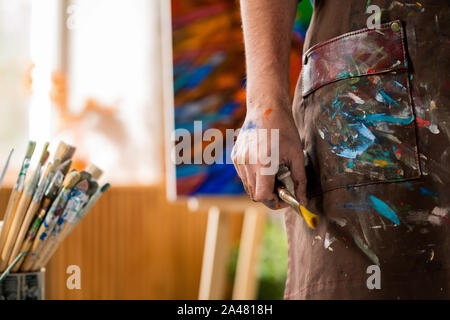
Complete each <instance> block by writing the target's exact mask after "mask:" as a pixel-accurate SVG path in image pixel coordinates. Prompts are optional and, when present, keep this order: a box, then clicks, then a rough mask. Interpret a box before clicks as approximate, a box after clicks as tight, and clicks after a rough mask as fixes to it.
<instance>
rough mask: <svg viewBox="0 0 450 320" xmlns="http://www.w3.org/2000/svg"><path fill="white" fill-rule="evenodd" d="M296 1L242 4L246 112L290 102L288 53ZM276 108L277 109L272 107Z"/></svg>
mask: <svg viewBox="0 0 450 320" xmlns="http://www.w3.org/2000/svg"><path fill="white" fill-rule="evenodd" d="M297 3H298V0H241V12H242V22H243V28H244V41H245V52H246V64H247V98H248V99H247V102H248V103H247V108H258V107H260V106H261V102H262V101H269V102H270V103H271V104H274V103H275V102H276V101H279V102H280V103H279V106H281V107H285V106H286V103H287V102H288V101H289V52H290V48H291V36H292V29H293V24H294V20H295V13H296V11H297ZM271 107H272V108H276V107H277V106H276V105H272V106H271Z"/></svg>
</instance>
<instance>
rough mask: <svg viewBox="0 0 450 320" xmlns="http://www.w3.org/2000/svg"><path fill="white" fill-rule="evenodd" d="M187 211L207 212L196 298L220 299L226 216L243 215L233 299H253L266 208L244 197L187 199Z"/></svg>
mask: <svg viewBox="0 0 450 320" xmlns="http://www.w3.org/2000/svg"><path fill="white" fill-rule="evenodd" d="M188 207H189V209H190V210H191V211H198V210H208V224H207V229H206V237H205V247H204V251H203V264H202V273H201V278H200V289H199V299H200V300H219V299H224V293H225V284H226V275H227V263H228V257H229V252H230V250H229V241H228V235H229V228H230V213H231V212H244V223H243V226H242V234H241V242H240V249H239V257H238V262H237V268H236V276H235V279H234V287H233V299H234V300H253V299H255V298H256V292H257V278H258V262H259V252H260V245H261V240H262V236H263V231H264V226H265V221H266V215H267V209H266V208H265V207H264V206H263V205H262V204H259V203H255V202H252V201H250V200H249V199H247V198H243V197H236V198H220V197H214V198H212V197H211V198H191V199H189V201H188Z"/></svg>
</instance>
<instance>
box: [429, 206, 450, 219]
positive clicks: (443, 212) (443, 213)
mask: <svg viewBox="0 0 450 320" xmlns="http://www.w3.org/2000/svg"><path fill="white" fill-rule="evenodd" d="M449 211H450V208H441V207H434V208H433V210H432V211H431V214H433V215H435V216H439V217H445V216H446V215H448V213H449Z"/></svg>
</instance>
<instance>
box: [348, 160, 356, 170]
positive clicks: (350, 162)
mask: <svg viewBox="0 0 450 320" xmlns="http://www.w3.org/2000/svg"><path fill="white" fill-rule="evenodd" d="M354 166H355V164H354V163H353V161H349V162H348V167H349V168H350V169H351V168H353V167H354Z"/></svg>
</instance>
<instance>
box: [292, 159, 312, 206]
mask: <svg viewBox="0 0 450 320" xmlns="http://www.w3.org/2000/svg"><path fill="white" fill-rule="evenodd" d="M289 169H290V171H291V176H292V179H293V180H294V184H295V196H296V197H297V198H298V199H299V200H300V202H301V203H302V205H307V203H308V198H307V197H306V182H307V180H306V172H305V164H304V159H303V152H299V153H296V154H295V155H293V156H292V157H291V165H290V168H289Z"/></svg>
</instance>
